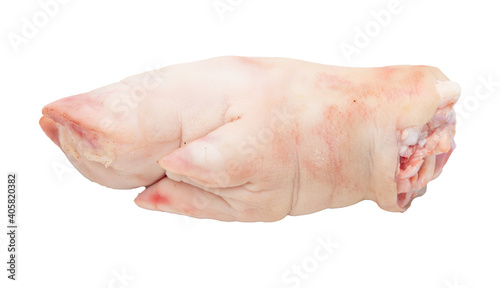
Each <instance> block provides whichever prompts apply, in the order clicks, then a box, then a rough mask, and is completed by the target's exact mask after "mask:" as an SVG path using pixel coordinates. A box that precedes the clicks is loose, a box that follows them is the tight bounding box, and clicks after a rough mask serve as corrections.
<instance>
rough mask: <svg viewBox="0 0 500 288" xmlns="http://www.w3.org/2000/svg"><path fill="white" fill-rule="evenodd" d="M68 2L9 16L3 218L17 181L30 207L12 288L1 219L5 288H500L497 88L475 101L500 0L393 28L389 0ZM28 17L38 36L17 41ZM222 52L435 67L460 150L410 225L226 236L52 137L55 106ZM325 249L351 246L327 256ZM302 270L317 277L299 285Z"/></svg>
mask: <svg viewBox="0 0 500 288" xmlns="http://www.w3.org/2000/svg"><path fill="white" fill-rule="evenodd" d="M47 1H48V0H42V3H44V2H47ZM67 2H68V3H66V4H58V6H57V7H58V9H57V11H55V12H54V11H53V13H51V14H53V15H52V16H50V17H47V21H46V23H43V21H44V16H43V15H42V14H43V13H45V12H43V11H44V10H43V9H42V8H41V6H40V4H39V3H38V2H37V1H33V0H29V1H2V4H0V22H1V28H0V29H1V31H0V35H1V40H0V49H1V56H0V57H1V59H0V61H1V62H0V73H1V74H0V79H1V90H0V91H1V92H2V93H1V94H2V95H1V99H2V101H1V104H0V105H1V108H2V109H1V116H0V117H1V121H0V125H1V132H2V133H1V134H2V136H1V144H0V145H1V149H0V153H1V160H0V163H1V171H0V176H1V177H0V179H2V180H1V181H2V183H5V184H2V185H0V187H3V188H1V189H2V190H4V191H5V192H2V193H0V195H1V201H0V205H1V206H0V223H6V221H7V212H6V198H7V197H6V192H7V191H6V175H7V172H9V171H15V172H17V173H18V174H19V177H18V180H19V184H18V185H19V206H20V208H19V210H18V223H19V227H20V229H19V235H18V236H19V240H18V245H19V247H18V248H19V254H18V264H19V266H18V275H17V276H18V279H19V280H18V281H16V282H14V281H10V280H7V279H6V277H7V273H6V271H5V269H4V267H5V262H6V259H7V258H6V257H7V251H6V250H7V249H6V245H7V241H6V236H5V226H4V224H2V226H1V227H0V232H1V234H0V244H1V246H0V259H1V262H2V263H4V264H2V265H0V267H2V269H0V270H1V271H2V272H0V279H1V280H0V287H127V288H134V287H264V288H265V287H299V286H300V287H386V288H387V287H398V288H400V287H442V288H458V287H460V288H465V287H466V288H472V287H500V277H499V276H498V271H500V260H499V259H500V245H499V243H500V234H499V230H500V228H499V227H500V225H499V220H500V209H499V208H498V203H499V202H500V193H499V192H500V188H499V184H498V179H499V178H500V175H499V172H500V168H499V165H498V163H499V162H500V153H498V143H499V140H500V138H499V136H498V131H499V129H498V124H500V116H499V109H500V106H499V104H500V101H499V98H500V86H499V85H498V84H497V85H496V86H493V87H490V89H491V91H489V90H488V89H487V88H486V87H484V86H483V87H482V88H477V87H479V86H481V85H483V84H482V82H481V80H480V79H488V77H490V78H491V79H492V80H493V81H496V82H499V81H500V65H499V64H500V56H499V53H500V43H499V36H498V35H499V34H498V28H499V27H500V17H499V15H498V9H496V8H494V6H493V4H490V3H494V1H486V0H475V1H431V0H421V1H410V0H401V1H400V2H399V5H398V6H397V7H398V9H397V10H398V11H399V13H392V14H391V19H390V20H388V21H387V22H388V23H383V24H384V25H385V27H384V26H381V25H380V24H374V23H373V22H371V21H375V20H374V19H375V16H373V12H375V13H378V12H379V11H380V10H382V9H385V10H387V7H388V4H389V3H390V0H377V1H373V0H365V1H310V0H309V1H290V0H286V1H285V0H281V1H245V0H242V1H236V0H232V1H228V2H229V3H232V4H233V6H234V9H232V10H231V11H227V12H226V13H224V14H223V15H222V16H223V18H221V17H220V15H219V14H218V13H217V11H216V10H215V9H214V6H213V3H214V1H213V0H205V1H118V0H116V1H76V0H74V1H71V0H70V1H67ZM228 2H227V0H223V1H222V3H228ZM8 3H10V4H8ZM52 8H54V7H52ZM40 13H42V14H40ZM34 16H35V17H38V18H37V20H33V17H34ZM23 17H26V19H28V21H29V22H31V23H33V21H35V22H36V23H37V25H38V26H39V28H37V30H38V31H36V32H33V35H27V36H30V37H27V38H26V40H25V42H27V43H21V44H20V45H19V46H16V45H13V44H12V43H11V40H9V39H11V38H12V37H14V36H12V35H13V34H16V35H18V36H19V37H23V36H22V35H23V34H22V33H23V29H25V28H24V26H25V25H27V24H25V22H23ZM367 26H368V28H369V29H372V30H370V31H369V32H370V33H371V35H372V36H369V39H368V43H365V44H366V45H365V46H364V47H361V48H360V49H359V50H357V51H356V53H355V54H353V55H351V57H350V59H348V58H346V57H345V55H344V53H343V52H342V50H341V48H340V46H341V43H346V44H350V45H354V38H355V37H356V35H357V33H359V32H357V30H356V29H357V28H358V29H361V30H365V29H366V27H367ZM377 27H379V28H380V29H379V30H377ZM358 36H359V35H358ZM358 44H359V43H358ZM16 50H18V51H16ZM220 55H242V56H279V57H290V58H297V59H302V60H307V61H313V62H319V63H324V64H332V65H340V66H360V67H361V66H384V65H393V64H425V65H432V66H436V67H439V68H440V69H441V70H442V71H443V72H444V73H445V74H446V75H447V76H448V77H449V78H450V79H452V80H454V81H456V82H458V83H460V84H461V86H462V98H461V100H460V102H459V103H458V104H457V108H458V109H461V111H462V113H461V115H459V121H460V127H459V128H458V130H457V136H456V142H457V145H458V148H457V149H456V151H455V152H454V153H453V155H452V157H451V158H450V160H449V162H448V164H447V166H446V167H445V169H444V172H443V174H442V175H441V176H440V177H439V178H438V179H436V180H434V181H433V182H431V183H430V184H429V186H428V190H427V194H426V195H425V196H424V197H421V198H419V199H417V200H415V201H414V202H413V205H412V207H411V208H410V209H409V210H408V211H407V212H406V213H403V214H401V213H390V212H385V211H382V210H381V209H380V208H378V206H377V205H376V204H375V203H373V202H363V203H360V204H357V205H355V206H352V207H347V208H342V209H336V210H325V211H322V212H319V213H315V214H312V215H307V216H299V217H287V218H285V219H284V220H282V221H279V222H275V223H246V224H245V223H225V222H218V221H213V220H196V219H191V218H187V217H181V216H177V215H172V214H167V213H160V212H152V211H147V210H143V209H140V208H138V207H137V206H135V204H134V203H133V199H134V197H135V196H136V195H137V194H138V193H139V192H140V191H141V189H137V190H133V191H120V190H112V189H108V188H105V187H102V186H100V185H97V184H95V183H92V182H90V181H88V180H87V179H85V178H84V177H83V176H81V175H80V174H79V173H78V172H76V171H75V170H74V169H73V168H72V167H71V166H70V165H69V164H68V162H67V161H66V159H65V157H64V155H63V153H62V152H61V151H60V150H59V148H58V147H56V146H55V145H54V144H53V143H52V142H51V141H50V140H49V139H48V138H47V137H46V136H45V135H44V133H43V132H42V130H41V129H40V127H39V126H38V120H39V117H40V116H41V109H42V107H43V106H44V105H45V104H47V103H49V102H52V101H54V100H57V99H59V98H62V97H65V96H69V95H74V94H78V93H82V92H87V91H89V90H92V89H94V88H97V87H100V86H103V85H106V84H110V83H112V82H115V81H118V80H120V79H122V78H124V77H126V76H129V75H133V74H137V73H140V72H143V71H146V70H151V69H153V68H158V67H162V66H166V65H170V64H175V63H181V62H186V61H195V60H200V59H204V58H209V57H214V56H220ZM476 89H479V90H477V91H479V92H480V93H482V94H477V93H476ZM486 93H489V94H486ZM483 94H485V95H486V96H481V95H483ZM4 181H5V182H4ZM329 240H330V241H333V242H335V243H337V244H338V246H335V248H333V249H332V253H331V254H325V255H327V256H324V258H326V259H322V260H321V261H317V260H315V259H314V255H315V254H314V251H315V250H317V249H321V246H320V244H318V243H319V242H318V241H325V242H328V241H329ZM318 247H319V248H318ZM322 255H323V254H322ZM316 264H317V265H316ZM303 265H305V266H306V267H305V268H303V267H302V266H303ZM294 266H299V267H301V268H300V269H302V270H303V271H305V270H304V269H306V270H307V271H308V272H304V274H303V275H302V274H301V275H302V277H303V278H304V279H300V278H298V276H293V274H287V273H293V272H292V269H293V267H294ZM120 274H125V276H126V278H125V279H122V277H123V276H120ZM116 275H118V276H116ZM284 275H287V276H285V281H296V282H293V283H287V282H285V281H284V279H283V277H284ZM293 277H295V278H293ZM292 278H293V279H294V280H291V279H292ZM306 278H307V279H306ZM286 279H288V280H286ZM299 279H300V285H294V284H296V283H298V282H299ZM120 280H121V281H120Z"/></svg>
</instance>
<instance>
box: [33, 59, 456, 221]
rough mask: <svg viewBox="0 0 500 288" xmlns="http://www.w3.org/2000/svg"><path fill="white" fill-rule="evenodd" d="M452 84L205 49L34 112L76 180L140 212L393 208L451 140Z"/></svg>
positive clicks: (269, 216)
mask: <svg viewBox="0 0 500 288" xmlns="http://www.w3.org/2000/svg"><path fill="white" fill-rule="evenodd" d="M459 94H460V87H459V86H458V84H456V83H454V82H451V81H449V79H448V78H447V77H446V76H444V75H443V73H441V71H440V70H438V69H437V68H433V67H428V66H389V67H380V68H346V67H336V66H328V65H321V64H315V63H309V62H304V61H298V60H291V59H282V58H246V57H219V58H214V59H209V60H204V61H199V62H194V63H187V64H180V65H173V66H169V67H166V68H163V69H160V70H157V71H151V72H146V73H143V74H139V75H135V76H132V77H129V78H126V79H124V80H122V81H120V82H117V83H114V84H111V85H109V86H105V87H102V88H99V89H96V90H94V91H91V92H88V93H84V94H80V95H76V96H71V97H67V98H64V99H61V100H58V101H55V102H53V103H51V104H48V105H47V106H45V107H44V108H43V115H44V116H43V117H42V118H41V119H40V125H41V127H42V129H43V130H44V131H45V133H46V134H47V136H48V137H49V138H50V139H52V141H53V142H54V143H55V144H57V145H58V146H59V147H60V148H61V149H62V151H63V152H64V153H65V154H66V156H67V157H68V159H69V160H70V161H71V163H72V164H73V165H74V166H75V167H76V168H77V169H78V170H79V171H80V172H81V173H82V174H83V175H84V176H85V177H87V178H88V179H90V180H91V181H94V182H97V183H99V184H102V185H105V186H107V187H111V188H119V189H128V188H135V187H140V186H146V187H147V188H146V189H145V191H143V192H142V193H141V194H139V195H138V196H137V198H136V199H135V202H136V203H137V204H138V205H139V206H141V207H143V208H146V209H151V210H160V211H167V212H173V213H179V214H185V215H190V216H193V217H199V218H214V219H219V220H226V221H232V220H236V221H275V220H279V219H281V218H283V217H285V216H286V215H301V214H307V213H313V212H316V211H319V210H322V209H325V208H336V207H344V206H348V205H352V204H355V203H357V202H359V201H362V200H373V201H375V202H376V203H377V204H378V205H379V206H380V207H381V208H383V209H385V210H388V211H400V212H402V211H405V210H406V209H407V208H408V207H409V205H410V204H411V200H412V199H414V198H415V197H418V196H420V195H422V194H423V193H424V192H425V189H426V187H427V183H428V182H429V181H430V180H432V179H433V178H435V177H437V176H438V175H439V174H440V173H441V170H442V168H443V166H444V164H445V163H446V161H447V160H448V157H449V156H450V154H451V152H452V151H453V149H454V148H455V143H454V141H453V136H454V134H455V116H454V111H453V110H452V109H453V105H454V103H456V101H457V99H458V97H459Z"/></svg>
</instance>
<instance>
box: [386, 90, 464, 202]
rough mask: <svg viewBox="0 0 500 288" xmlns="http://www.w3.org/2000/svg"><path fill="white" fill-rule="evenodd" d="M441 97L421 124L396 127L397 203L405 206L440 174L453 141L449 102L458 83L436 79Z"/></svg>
mask: <svg viewBox="0 0 500 288" xmlns="http://www.w3.org/2000/svg"><path fill="white" fill-rule="evenodd" d="M436 88H437V90H438V93H439V94H440V96H441V101H440V103H439V106H438V108H437V110H436V113H435V114H434V116H433V117H432V119H431V120H430V121H429V122H428V123H427V124H425V125H423V126H411V127H408V128H406V129H404V130H402V131H398V144H399V151H398V154H399V155H398V156H399V159H398V167H397V169H396V175H395V181H396V184H397V193H398V194H397V195H398V196H397V204H398V206H399V207H400V208H401V209H404V210H406V209H407V208H408V207H409V206H410V204H411V201H412V200H413V199H414V198H416V197H419V196H422V195H423V194H424V193H425V191H426V187H427V183H429V181H431V180H432V179H434V178H436V177H437V176H439V174H441V171H442V169H443V166H444V165H445V164H446V161H448V158H449V157H450V155H451V153H452V152H453V150H454V149H455V147H456V145H455V142H454V140H453V137H454V135H455V126H456V117H455V111H453V105H455V103H456V102H457V100H458V98H459V96H460V86H459V85H458V84H457V83H455V82H452V81H436Z"/></svg>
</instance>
